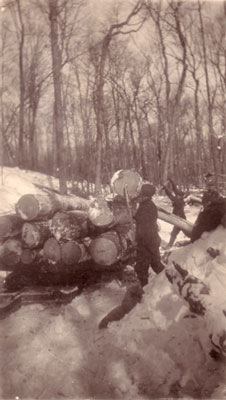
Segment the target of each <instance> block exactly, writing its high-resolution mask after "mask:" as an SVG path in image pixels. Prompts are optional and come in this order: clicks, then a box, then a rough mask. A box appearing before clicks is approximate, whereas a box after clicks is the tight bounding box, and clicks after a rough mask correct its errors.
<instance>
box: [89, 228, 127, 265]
mask: <svg viewBox="0 0 226 400" xmlns="http://www.w3.org/2000/svg"><path fill="white" fill-rule="evenodd" d="M126 251H127V241H126V240H125V239H124V238H123V237H122V236H120V235H118V234H117V233H116V232H115V231H108V232H105V233H102V234H101V235H100V236H98V237H96V238H95V239H93V240H92V241H91V243H90V246H89V252H90V255H91V257H92V259H93V260H94V261H95V262H96V263H97V264H100V265H105V266H110V265H112V264H115V263H116V262H117V261H118V260H119V259H122V258H123V257H124V256H125V255H126Z"/></svg>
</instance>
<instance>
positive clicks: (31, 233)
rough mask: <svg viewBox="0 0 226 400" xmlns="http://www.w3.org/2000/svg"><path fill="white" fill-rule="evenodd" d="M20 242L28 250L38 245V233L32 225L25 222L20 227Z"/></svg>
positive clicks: (39, 239)
mask: <svg viewBox="0 0 226 400" xmlns="http://www.w3.org/2000/svg"><path fill="white" fill-rule="evenodd" d="M21 234H22V240H23V242H24V243H25V245H26V246H27V247H29V248H33V247H36V246H38V245H39V243H40V241H41V237H40V232H39V230H38V229H37V227H36V226H35V225H34V224H30V223H29V222H26V223H25V224H24V225H23V227H22V232H21Z"/></svg>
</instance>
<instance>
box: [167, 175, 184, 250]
mask: <svg viewBox="0 0 226 400" xmlns="http://www.w3.org/2000/svg"><path fill="white" fill-rule="evenodd" d="M169 182H170V184H171V186H172V189H173V193H172V192H171V191H170V189H169V187H168V185H162V186H163V188H164V190H165V192H166V195H167V196H168V197H169V199H170V200H171V201H172V206H173V214H174V215H177V216H178V217H180V218H183V219H186V216H185V212H184V206H185V203H184V193H183V192H182V191H181V190H179V189H178V188H177V186H176V184H175V183H174V181H173V180H172V179H171V178H169ZM179 232H180V229H179V228H178V227H177V226H174V227H173V229H172V232H171V235H170V240H169V243H168V246H167V247H171V246H172V245H173V243H174V241H175V239H176V237H177V235H178V233H179Z"/></svg>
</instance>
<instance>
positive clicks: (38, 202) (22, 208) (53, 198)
mask: <svg viewBox="0 0 226 400" xmlns="http://www.w3.org/2000/svg"><path fill="white" fill-rule="evenodd" d="M90 203H91V200H86V199H82V198H80V197H77V196H71V195H67V196H66V195H65V196H64V195H57V194H56V195H47V194H43V195H42V194H25V195H24V196H22V197H21V198H20V199H19V200H18V202H17V204H16V214H17V215H18V216H20V217H21V218H22V219H23V220H27V221H33V220H43V219H49V218H51V217H52V216H53V215H54V214H55V213H56V212H57V211H66V210H73V209H78V210H88V208H89V205H90Z"/></svg>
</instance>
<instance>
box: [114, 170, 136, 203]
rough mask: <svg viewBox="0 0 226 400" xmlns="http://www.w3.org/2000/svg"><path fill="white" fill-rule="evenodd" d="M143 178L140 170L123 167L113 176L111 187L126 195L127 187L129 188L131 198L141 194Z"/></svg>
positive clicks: (119, 193)
mask: <svg viewBox="0 0 226 400" xmlns="http://www.w3.org/2000/svg"><path fill="white" fill-rule="evenodd" d="M142 183H143V180H142V178H141V176H140V175H139V174H138V172H135V171H132V170H129V169H124V170H123V169H121V170H119V171H117V172H115V174H114V175H113V177H112V178H111V187H112V190H113V192H115V193H117V194H118V195H120V196H122V197H125V188H126V189H127V192H128V195H129V198H130V199H134V198H135V197H137V196H138V195H139V194H140V190H141V186H142Z"/></svg>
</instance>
